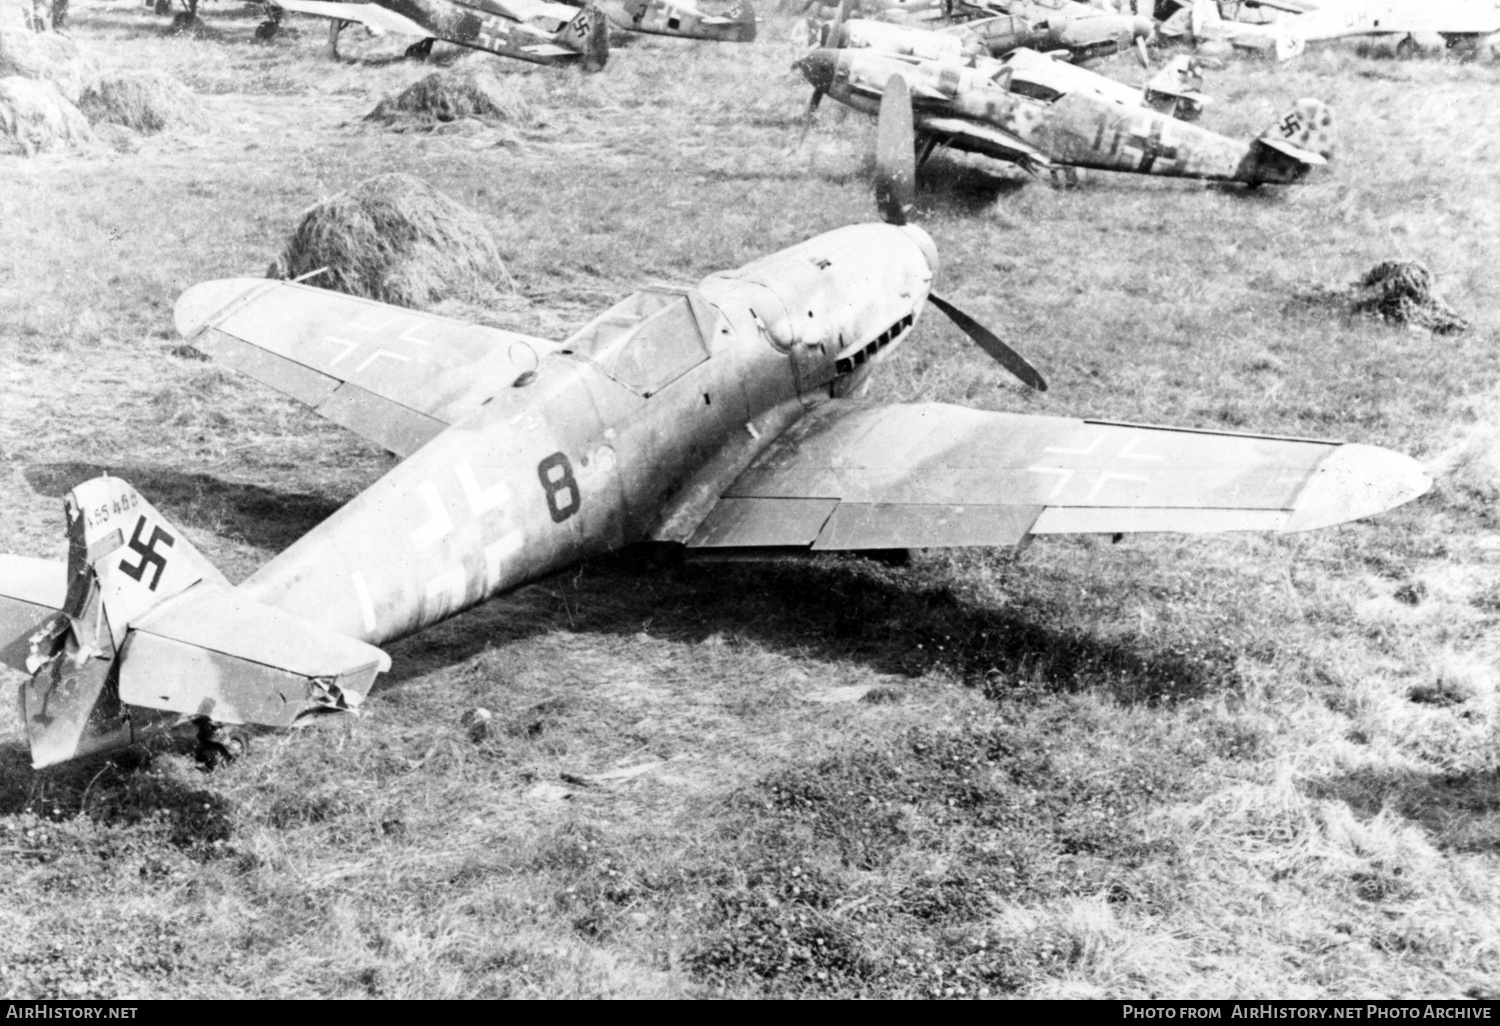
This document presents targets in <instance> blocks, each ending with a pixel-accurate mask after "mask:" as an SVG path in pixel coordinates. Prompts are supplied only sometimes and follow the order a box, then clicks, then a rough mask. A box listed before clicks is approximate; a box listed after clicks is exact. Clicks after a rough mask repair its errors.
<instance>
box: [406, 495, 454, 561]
mask: <svg viewBox="0 0 1500 1026" xmlns="http://www.w3.org/2000/svg"><path fill="white" fill-rule="evenodd" d="M418 490H419V491H420V492H421V493H422V498H423V499H425V500H427V509H428V510H429V511H430V512H431V514H432V518H431V519H430V520H428V521H427V523H425V524H423V525H422V526H421V527H419V528H417V529H416V530H415V531H413V532H412V533H411V544H412V548H414V549H416V550H417V551H418V552H420V551H422V550H423V549H425V548H427V546H429V545H432V544H434V543H436V542H439V541H441V540H442V539H444V538H446V537H447V536H448V532H449V531H452V530H453V519H452V518H451V517H449V516H448V507H447V506H445V505H444V504H443V497H442V496H441V495H439V494H438V490H437V487H436V486H435V485H433V484H432V483H431V482H429V481H423V482H422V484H421V486H420V487H419V489H418Z"/></svg>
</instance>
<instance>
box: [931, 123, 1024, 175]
mask: <svg viewBox="0 0 1500 1026" xmlns="http://www.w3.org/2000/svg"><path fill="white" fill-rule="evenodd" d="M917 131H919V132H929V133H931V134H933V135H937V136H943V137H945V138H949V139H952V138H964V139H969V140H971V141H973V142H974V143H976V144H977V148H978V149H979V151H980V152H981V153H987V154H990V155H991V156H995V157H999V158H1000V159H1001V160H1013V161H1015V162H1016V163H1018V164H1021V165H1031V166H1034V167H1039V168H1049V167H1051V166H1052V161H1051V160H1049V159H1048V158H1047V155H1046V154H1045V153H1043V152H1042V151H1041V150H1039V149H1037V148H1036V147H1035V146H1032V145H1031V144H1030V143H1028V142H1026V141H1025V140H1024V139H1021V138H1019V137H1017V136H1014V135H1011V134H1010V133H1009V132H1005V131H1002V130H1001V129H998V128H994V127H992V126H990V125H980V124H976V123H975V122H972V121H965V120H963V119H962V118H941V117H929V116H927V115H925V114H918V115H917Z"/></svg>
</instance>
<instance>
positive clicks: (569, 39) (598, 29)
mask: <svg viewBox="0 0 1500 1026" xmlns="http://www.w3.org/2000/svg"><path fill="white" fill-rule="evenodd" d="M553 40H554V41H555V42H556V43H557V44H558V45H559V46H566V47H567V48H568V49H570V50H576V51H578V52H579V53H580V54H582V55H583V70H584V71H588V72H594V71H603V70H604V66H605V65H606V64H608V63H609V18H608V17H607V16H606V15H605V13H604V12H603V11H602V10H600V9H599V8H598V6H596V5H595V4H588V5H586V6H585V7H584V8H583V10H581V11H579V12H578V14H577V15H576V16H574V18H573V20H572V21H570V22H568V23H567V24H566V25H564V26H563V27H562V28H560V29H558V30H557V35H556V36H554V37H553Z"/></svg>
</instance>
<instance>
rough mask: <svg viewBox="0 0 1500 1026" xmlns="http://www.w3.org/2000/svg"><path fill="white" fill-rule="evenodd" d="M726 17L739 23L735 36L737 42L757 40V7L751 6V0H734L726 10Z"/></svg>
mask: <svg viewBox="0 0 1500 1026" xmlns="http://www.w3.org/2000/svg"><path fill="white" fill-rule="evenodd" d="M724 17H726V18H730V19H733V20H734V21H735V22H736V23H738V25H739V30H738V31H737V32H736V33H735V36H734V41H735V42H737V43H753V42H755V8H754V7H752V6H750V0H734V2H733V3H731V4H730V5H729V8H728V9H727V10H726V11H725V12H724Z"/></svg>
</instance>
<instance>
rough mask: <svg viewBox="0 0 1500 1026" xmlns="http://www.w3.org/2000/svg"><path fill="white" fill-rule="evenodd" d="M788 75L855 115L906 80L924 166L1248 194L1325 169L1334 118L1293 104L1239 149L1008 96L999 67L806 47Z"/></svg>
mask: <svg viewBox="0 0 1500 1026" xmlns="http://www.w3.org/2000/svg"><path fill="white" fill-rule="evenodd" d="M793 67H795V68H796V69H797V70H799V71H801V72H802V74H803V76H804V77H805V78H806V79H807V80H808V82H810V83H811V84H812V87H813V95H812V100H811V102H810V104H809V110H811V109H813V108H816V107H817V105H818V103H819V101H820V100H821V99H822V97H823V95H824V94H827V95H829V96H832V97H833V98H834V99H835V100H838V101H839V102H840V103H843V104H846V105H848V106H850V107H853V108H854V109H856V110H861V111H866V112H869V113H876V112H878V111H879V110H880V106H881V95H882V92H881V91H882V89H883V87H884V84H885V83H886V82H887V81H889V79H890V78H891V76H892V75H900V76H902V77H903V78H905V79H906V80H907V81H908V82H909V83H910V97H911V100H912V102H914V103H915V104H916V118H915V128H916V134H917V139H918V141H919V142H920V143H921V145H922V159H923V160H925V159H926V157H927V156H929V155H930V154H931V153H932V151H933V150H934V149H935V148H936V147H937V146H938V145H940V144H941V145H945V146H951V147H952V148H954V149H958V150H965V151H968V152H971V153H980V154H984V155H985V156H988V157H993V158H995V159H997V160H1003V161H1009V162H1012V163H1015V164H1017V165H1019V166H1020V167H1022V168H1024V169H1026V170H1028V171H1031V172H1033V173H1036V172H1040V171H1044V170H1045V171H1050V172H1062V173H1064V174H1066V173H1068V169H1070V168H1097V169H1099V170H1103V171H1124V172H1129V173H1133V174H1150V175H1166V176H1170V177H1177V178H1200V179H1209V180H1215V181H1232V182H1244V183H1246V184H1249V185H1261V184H1265V183H1275V184H1285V183H1290V182H1295V181H1298V180H1300V179H1301V178H1302V177H1303V176H1304V175H1306V173H1307V172H1308V171H1309V170H1310V169H1312V168H1314V167H1319V166H1322V165H1324V164H1326V163H1327V162H1328V158H1329V157H1330V156H1331V155H1332V152H1333V137H1332V131H1333V119H1332V115H1331V114H1330V113H1329V110H1328V107H1327V106H1326V105H1324V104H1323V103H1321V102H1320V101H1318V100H1298V101H1297V103H1296V104H1295V105H1294V106H1293V107H1292V109H1291V110H1289V111H1287V113H1286V114H1284V115H1283V116H1282V117H1281V118H1279V119H1278V120H1277V121H1276V123H1275V124H1274V125H1272V126H1271V127H1270V128H1268V129H1267V130H1266V131H1265V133H1264V134H1262V135H1261V136H1260V137H1259V138H1257V139H1252V140H1249V141H1248V142H1242V141H1239V140H1236V139H1230V138H1227V137H1225V136H1222V135H1219V134H1217V133H1215V132H1210V131H1208V130H1207V129H1204V128H1199V127H1197V126H1196V125H1190V124H1188V123H1187V122H1185V121H1180V120H1178V119H1176V118H1173V117H1169V116H1168V115H1166V114H1163V113H1160V112H1158V111H1155V110H1150V109H1146V108H1145V107H1132V106H1122V105H1121V104H1119V103H1116V102H1113V101H1111V100H1109V99H1106V98H1104V97H1101V96H1099V95H1097V94H1096V93H1094V92H1093V91H1089V90H1078V91H1063V92H1059V91H1052V90H1046V91H1039V90H1038V89H1037V88H1029V89H1028V90H1027V93H1028V94H1029V95H1022V92H1021V91H1020V90H1015V89H1012V88H1011V85H1012V83H1011V72H1010V71H1009V70H1008V69H1006V68H1004V67H1003V66H1002V67H1001V68H1000V70H998V71H992V70H990V69H989V68H985V69H983V70H981V69H979V68H961V67H954V66H952V65H947V64H940V63H937V62H931V61H925V62H920V63H915V64H913V63H909V62H906V61H902V60H900V59H899V58H893V57H889V56H886V55H884V54H880V53H877V52H874V51H871V50H815V51H814V52H812V53H810V54H808V55H806V56H805V57H803V58H801V59H800V60H798V61H797V62H796V63H795V64H794V65H793Z"/></svg>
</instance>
